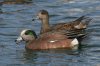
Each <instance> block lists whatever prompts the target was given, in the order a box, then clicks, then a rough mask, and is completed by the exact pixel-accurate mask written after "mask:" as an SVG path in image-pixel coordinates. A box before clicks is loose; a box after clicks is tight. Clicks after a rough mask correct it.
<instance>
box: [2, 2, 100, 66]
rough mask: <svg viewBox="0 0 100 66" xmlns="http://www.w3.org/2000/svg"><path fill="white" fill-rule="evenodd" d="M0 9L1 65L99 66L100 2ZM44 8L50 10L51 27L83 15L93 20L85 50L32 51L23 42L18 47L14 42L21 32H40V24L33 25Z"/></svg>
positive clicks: (39, 4)
mask: <svg viewBox="0 0 100 66" xmlns="http://www.w3.org/2000/svg"><path fill="white" fill-rule="evenodd" d="M0 8H1V10H2V11H3V13H1V14H0V66H100V0H33V3H31V4H3V5H2V6H0ZM41 9H46V10H48V11H49V13H50V23H51V24H54V23H60V22H65V21H66V22H68V21H71V20H74V19H76V18H77V17H80V16H82V15H87V16H89V17H91V18H93V21H92V22H91V23H90V25H89V27H88V31H89V32H90V35H89V36H88V37H87V38H85V39H84V40H83V41H82V48H81V49H79V50H76V51H72V50H66V49H55V50H41V51H33V52H30V51H26V50H25V48H24V43H21V45H16V43H15V42H14V40H15V39H16V38H17V37H18V35H19V34H20V31H21V30H22V29H25V28H28V29H34V30H35V31H36V32H37V33H39V30H40V25H41V24H40V23H36V22H34V23H33V22H32V17H35V15H36V13H37V12H38V11H39V10H41ZM37 21H38V20H37Z"/></svg>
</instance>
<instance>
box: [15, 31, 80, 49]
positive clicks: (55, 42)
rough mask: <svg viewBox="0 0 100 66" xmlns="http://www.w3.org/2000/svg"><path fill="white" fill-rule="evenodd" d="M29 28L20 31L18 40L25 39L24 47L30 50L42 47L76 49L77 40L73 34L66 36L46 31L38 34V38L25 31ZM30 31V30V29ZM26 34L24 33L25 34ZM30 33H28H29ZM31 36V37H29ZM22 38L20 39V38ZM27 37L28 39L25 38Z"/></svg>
mask: <svg viewBox="0 0 100 66" xmlns="http://www.w3.org/2000/svg"><path fill="white" fill-rule="evenodd" d="M27 31H30V30H24V31H22V32H21V35H20V38H18V39H17V40H16V41H18V42H19V40H20V41H21V40H24V41H26V45H25V47H26V48H27V49H31V50H42V49H56V48H66V49H77V48H78V45H79V41H78V39H77V38H75V37H73V36H74V35H73V36H71V37H72V38H71V37H70V36H66V35H64V34H62V33H60V32H48V33H44V34H42V35H40V36H39V37H38V38H34V37H33V38H32V36H33V35H32V34H31V36H30V35H28V34H27V33H26V32H27ZM31 32H32V31H31ZM25 34H26V35H25ZM29 34H30V33H29ZM30 37H31V38H30ZM21 38H22V39H21ZM26 38H27V39H28V38H29V40H27V39H26Z"/></svg>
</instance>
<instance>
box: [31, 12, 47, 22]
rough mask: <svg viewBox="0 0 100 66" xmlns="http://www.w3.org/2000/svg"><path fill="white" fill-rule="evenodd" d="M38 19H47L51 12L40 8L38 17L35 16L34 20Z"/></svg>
mask: <svg viewBox="0 0 100 66" xmlns="http://www.w3.org/2000/svg"><path fill="white" fill-rule="evenodd" d="M37 19H39V20H47V19H49V13H48V11H46V10H40V11H39V12H38V14H37V17H36V18H34V19H33V20H32V21H34V20H37Z"/></svg>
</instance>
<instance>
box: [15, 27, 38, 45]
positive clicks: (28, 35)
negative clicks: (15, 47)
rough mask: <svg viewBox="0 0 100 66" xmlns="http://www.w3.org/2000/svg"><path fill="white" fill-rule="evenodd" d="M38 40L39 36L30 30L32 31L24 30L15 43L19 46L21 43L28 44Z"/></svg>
mask: <svg viewBox="0 0 100 66" xmlns="http://www.w3.org/2000/svg"><path fill="white" fill-rule="evenodd" d="M36 38H37V35H36V33H35V32H34V31H32V30H30V29H25V30H22V32H21V33H20V36H19V37H18V38H17V39H16V40H15V42H16V43H17V44H18V43H20V42H21V41H26V42H27V43H28V42H30V41H33V40H35V39H36Z"/></svg>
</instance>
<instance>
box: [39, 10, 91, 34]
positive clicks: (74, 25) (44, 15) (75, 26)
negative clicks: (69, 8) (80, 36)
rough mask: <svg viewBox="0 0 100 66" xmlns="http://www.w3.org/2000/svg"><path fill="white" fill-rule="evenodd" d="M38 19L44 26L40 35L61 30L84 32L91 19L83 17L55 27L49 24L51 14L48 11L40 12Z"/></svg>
mask: <svg viewBox="0 0 100 66" xmlns="http://www.w3.org/2000/svg"><path fill="white" fill-rule="evenodd" d="M37 17H38V19H39V20H41V23H42V26H41V31H40V34H43V33H46V32H49V31H52V30H54V31H59V30H84V29H86V28H87V26H88V24H89V22H90V21H91V18H89V17H85V16H81V17H79V18H78V19H76V20H74V21H71V22H67V23H57V24H54V25H53V26H50V24H49V13H48V12H47V11H46V10H40V11H39V13H38V15H37Z"/></svg>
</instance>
